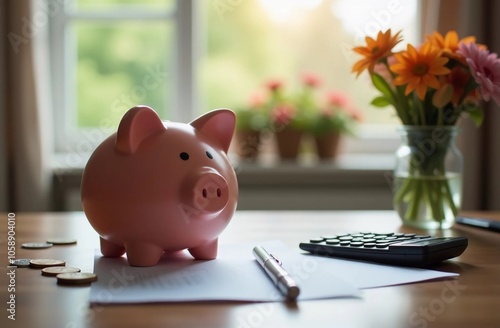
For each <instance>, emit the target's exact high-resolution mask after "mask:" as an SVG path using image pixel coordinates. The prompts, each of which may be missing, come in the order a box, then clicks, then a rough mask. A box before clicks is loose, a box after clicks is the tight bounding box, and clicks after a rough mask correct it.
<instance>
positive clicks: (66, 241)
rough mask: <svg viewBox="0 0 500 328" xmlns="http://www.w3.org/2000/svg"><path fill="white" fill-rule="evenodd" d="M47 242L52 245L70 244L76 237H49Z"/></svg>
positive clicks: (74, 242)
mask: <svg viewBox="0 0 500 328" xmlns="http://www.w3.org/2000/svg"><path fill="white" fill-rule="evenodd" d="M47 243H49V244H53V245H72V244H76V239H71V238H50V239H47Z"/></svg>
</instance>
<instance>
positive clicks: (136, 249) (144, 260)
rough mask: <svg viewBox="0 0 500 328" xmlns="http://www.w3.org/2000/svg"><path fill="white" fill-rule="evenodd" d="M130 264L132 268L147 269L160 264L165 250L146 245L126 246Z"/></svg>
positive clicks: (134, 244)
mask: <svg viewBox="0 0 500 328" xmlns="http://www.w3.org/2000/svg"><path fill="white" fill-rule="evenodd" d="M125 249H126V251H127V259H128V264H130V265H131V266H138V267H147V266H153V265H156V264H158V262H159V261H160V258H161V256H162V255H163V249H161V248H160V247H158V246H155V245H151V244H144V243H133V244H125Z"/></svg>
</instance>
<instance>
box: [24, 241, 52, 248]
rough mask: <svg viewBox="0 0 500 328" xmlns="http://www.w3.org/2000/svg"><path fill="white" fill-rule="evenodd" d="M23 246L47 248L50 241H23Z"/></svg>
mask: <svg viewBox="0 0 500 328" xmlns="http://www.w3.org/2000/svg"><path fill="white" fill-rule="evenodd" d="M22 247H23V248H29V249H40V248H49V247H52V244H51V243H47V242H44V241H43V242H32V243H24V244H22Z"/></svg>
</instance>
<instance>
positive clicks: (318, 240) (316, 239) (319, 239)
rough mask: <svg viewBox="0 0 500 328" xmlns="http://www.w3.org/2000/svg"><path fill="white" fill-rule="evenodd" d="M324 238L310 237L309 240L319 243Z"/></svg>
mask: <svg viewBox="0 0 500 328" xmlns="http://www.w3.org/2000/svg"><path fill="white" fill-rule="evenodd" d="M323 240H324V239H323V238H311V239H309V241H310V242H311V243H314V244H318V243H321V242H322V241H323Z"/></svg>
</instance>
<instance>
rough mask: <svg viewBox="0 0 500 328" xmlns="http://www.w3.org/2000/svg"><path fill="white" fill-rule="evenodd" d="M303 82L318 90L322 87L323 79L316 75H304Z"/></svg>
mask: <svg viewBox="0 0 500 328" xmlns="http://www.w3.org/2000/svg"><path fill="white" fill-rule="evenodd" d="M302 82H304V84H305V85H307V86H310V87H311V88H317V87H319V86H320V85H321V79H320V78H319V76H317V75H316V74H312V73H304V74H302Z"/></svg>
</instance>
